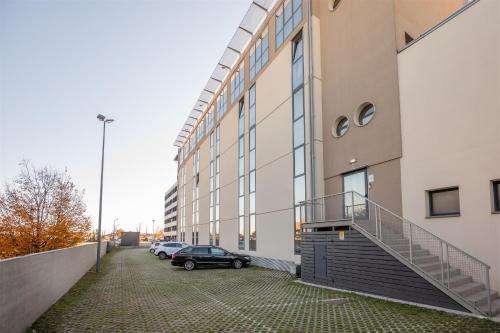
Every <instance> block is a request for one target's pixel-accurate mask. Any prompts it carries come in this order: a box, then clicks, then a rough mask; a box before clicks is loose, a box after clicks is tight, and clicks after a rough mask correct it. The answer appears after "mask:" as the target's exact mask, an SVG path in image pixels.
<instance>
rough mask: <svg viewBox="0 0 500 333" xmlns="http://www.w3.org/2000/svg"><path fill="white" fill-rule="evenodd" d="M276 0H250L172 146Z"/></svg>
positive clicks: (214, 92) (204, 105)
mask: <svg viewBox="0 0 500 333" xmlns="http://www.w3.org/2000/svg"><path fill="white" fill-rule="evenodd" d="M277 1H278V0H254V1H252V3H251V4H250V7H249V8H248V10H247V12H246V14H245V16H244V17H243V20H242V21H241V23H240V25H239V26H238V28H237V29H236V31H235V33H234V35H233V37H232V38H231V40H230V41H229V44H228V45H227V47H226V49H225V50H224V53H222V57H221V58H220V60H219V62H218V64H217V65H216V66H215V69H214V71H213V72H212V75H211V76H210V78H209V79H208V82H207V84H206V85H205V87H204V88H203V89H202V91H201V93H200V97H198V100H197V101H196V103H195V104H194V106H193V108H192V110H191V112H190V113H189V115H188V117H187V119H186V121H185V123H184V126H182V129H181V131H180V132H179V134H178V135H177V138H176V140H175V142H174V146H176V147H181V146H182V145H183V144H184V143H185V142H186V140H187V138H188V137H189V134H190V133H191V132H192V130H193V129H194V127H195V125H196V123H198V122H199V121H200V117H201V116H202V115H203V113H204V112H205V111H206V110H207V107H208V106H209V105H210V104H211V103H212V102H213V99H214V98H215V97H216V96H217V94H218V93H219V91H220V90H221V88H222V84H223V83H224V81H225V80H226V78H227V76H228V75H229V73H230V72H231V70H232V69H233V68H234V66H235V65H236V64H237V63H238V62H239V61H240V59H241V56H242V55H243V53H244V52H245V49H246V48H247V46H248V44H249V43H250V41H251V40H252V38H253V36H254V35H255V33H256V32H257V31H258V30H259V29H260V27H261V25H262V23H263V22H264V21H265V19H266V17H267V15H268V13H269V12H270V10H271V9H272V8H273V6H274V5H275V4H276V2H277Z"/></svg>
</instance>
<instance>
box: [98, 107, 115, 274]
mask: <svg viewBox="0 0 500 333" xmlns="http://www.w3.org/2000/svg"><path fill="white" fill-rule="evenodd" d="M97 119H99V121H102V124H103V127H102V157H101V189H100V194H99V222H98V225H97V235H98V236H97V260H96V265H95V271H96V273H99V272H100V271H101V217H102V181H103V173H104V142H105V140H106V124H108V123H112V122H113V121H114V120H113V119H106V117H105V116H103V115H102V114H98V115H97Z"/></svg>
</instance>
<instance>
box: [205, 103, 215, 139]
mask: <svg viewBox="0 0 500 333" xmlns="http://www.w3.org/2000/svg"><path fill="white" fill-rule="evenodd" d="M206 124H207V130H206V132H207V133H208V132H210V131H211V130H212V128H213V127H214V107H213V106H212V107H211V108H210V111H208V114H207V123H206Z"/></svg>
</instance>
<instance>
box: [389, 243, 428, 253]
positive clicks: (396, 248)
mask: <svg viewBox="0 0 500 333" xmlns="http://www.w3.org/2000/svg"><path fill="white" fill-rule="evenodd" d="M391 248H392V249H393V250H394V251H397V252H405V251H410V244H408V243H406V244H400V245H393V246H391ZM412 249H413V251H418V250H420V249H421V247H420V245H413V246H412Z"/></svg>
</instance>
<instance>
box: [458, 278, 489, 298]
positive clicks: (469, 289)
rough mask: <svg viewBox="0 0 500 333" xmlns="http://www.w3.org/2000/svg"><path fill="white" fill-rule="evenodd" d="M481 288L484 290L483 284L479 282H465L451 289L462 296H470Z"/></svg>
mask: <svg viewBox="0 0 500 333" xmlns="http://www.w3.org/2000/svg"><path fill="white" fill-rule="evenodd" d="M483 290H484V284H482V283H479V282H470V283H466V284H464V285H462V286H460V287H458V288H455V289H453V291H454V292H456V293H457V294H459V295H460V296H462V297H464V298H467V297H469V296H472V295H474V294H476V293H478V292H481V291H483Z"/></svg>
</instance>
